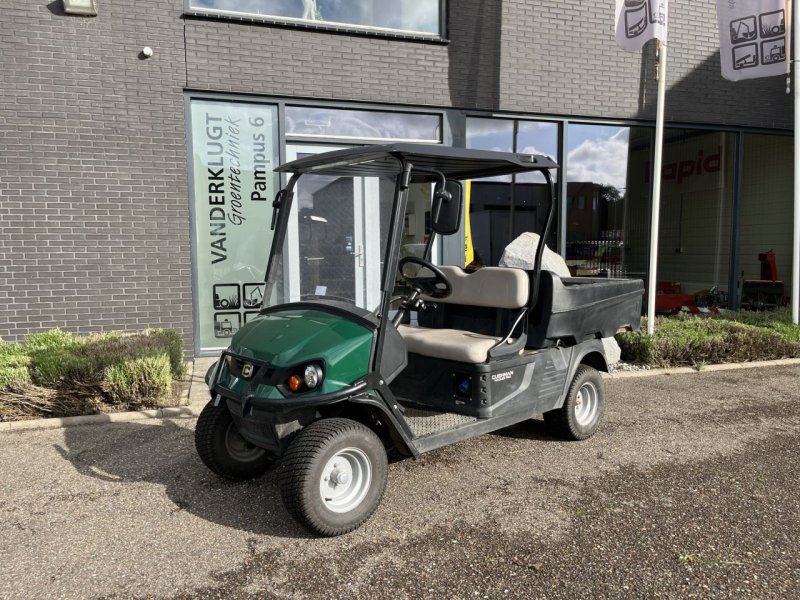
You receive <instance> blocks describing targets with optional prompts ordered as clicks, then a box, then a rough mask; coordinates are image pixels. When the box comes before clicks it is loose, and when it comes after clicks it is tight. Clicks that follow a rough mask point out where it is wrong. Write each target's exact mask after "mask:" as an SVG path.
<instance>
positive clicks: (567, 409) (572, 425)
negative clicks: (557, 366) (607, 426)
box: [544, 365, 605, 440]
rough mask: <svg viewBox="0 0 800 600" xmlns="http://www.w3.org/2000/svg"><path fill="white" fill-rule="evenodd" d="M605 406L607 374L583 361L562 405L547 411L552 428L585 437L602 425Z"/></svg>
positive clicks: (565, 434)
mask: <svg viewBox="0 0 800 600" xmlns="http://www.w3.org/2000/svg"><path fill="white" fill-rule="evenodd" d="M604 408H605V387H604V385H603V378H602V377H600V373H598V372H597V371H596V370H595V369H593V368H592V367H590V366H588V365H580V366H579V367H578V370H577V371H575V377H574V378H573V379H572V383H571V384H570V386H569V390H568V391H567V397H566V399H565V400H564V405H563V406H562V407H561V408H557V409H555V410H551V411H548V412H546V413H544V420H545V423H546V424H547V426H548V428H549V429H550V431H552V432H553V433H554V434H555V435H558V436H559V437H563V438H564V439H567V440H585V439H587V438H590V437H592V436H593V435H594V433H595V432H596V431H597V428H598V427H599V426H600V421H601V419H602V418H603V411H604Z"/></svg>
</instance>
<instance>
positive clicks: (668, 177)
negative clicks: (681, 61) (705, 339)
mask: <svg viewBox="0 0 800 600" xmlns="http://www.w3.org/2000/svg"><path fill="white" fill-rule="evenodd" d="M735 139H736V136H735V134H732V133H725V132H718V131H707V130H698V129H667V130H666V131H665V132H664V160H663V164H662V173H661V216H660V225H659V233H658V280H659V282H667V284H668V285H671V286H672V289H673V290H676V291H679V292H680V293H682V294H686V295H690V296H691V295H698V299H697V301H698V302H705V301H706V300H703V299H702V297H703V296H706V297H709V298H708V301H710V302H712V303H714V304H718V303H720V302H722V301H724V296H721V295H720V294H722V293H725V292H727V290H728V275H729V272H730V245H731V208H732V205H733V166H734V160H733V159H734V152H735ZM648 166H649V165H648ZM766 250H768V248H767V249H766ZM662 285H663V284H662ZM657 304H658V301H657Z"/></svg>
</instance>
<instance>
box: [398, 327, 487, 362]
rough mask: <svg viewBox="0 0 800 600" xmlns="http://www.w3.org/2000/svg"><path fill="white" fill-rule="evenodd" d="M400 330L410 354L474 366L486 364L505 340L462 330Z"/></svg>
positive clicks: (399, 328) (425, 328)
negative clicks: (498, 343) (492, 350)
mask: <svg viewBox="0 0 800 600" xmlns="http://www.w3.org/2000/svg"><path fill="white" fill-rule="evenodd" d="M397 330H398V331H399V332H400V335H402V336H403V339H404V340H405V342H406V346H407V347H408V351H409V352H414V353H415V354H421V355H422V356H430V357H432V358H444V359H447V360H455V361H458V362H464V363H473V364H475V363H482V362H486V360H487V359H488V358H489V349H490V348H491V347H492V346H494V345H495V344H496V343H497V342H499V341H500V340H501V339H502V338H499V337H492V336H489V335H481V334H480V333H471V332H469V331H461V330H460V329H429V328H427V327H409V326H408V325H400V327H398V328H397Z"/></svg>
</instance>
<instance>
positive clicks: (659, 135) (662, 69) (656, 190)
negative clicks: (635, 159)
mask: <svg viewBox="0 0 800 600" xmlns="http://www.w3.org/2000/svg"><path fill="white" fill-rule="evenodd" d="M668 4H669V3H668V0H664V14H665V15H666V16H667V22H669V8H668ZM657 43H658V46H657V47H658V102H657V106H656V141H655V144H656V147H655V155H654V156H653V206H652V208H651V214H650V267H649V269H648V270H647V334H648V335H653V334H654V333H655V327H656V280H657V279H658V221H659V216H660V214H661V163H662V154H663V149H664V97H665V96H666V91H667V45H666V44H664V43H662V42H661V41H658V42H657ZM795 139H796V138H795ZM797 156H798V154H797V152H795V160H797ZM796 182H797V178H796V180H795V185H796Z"/></svg>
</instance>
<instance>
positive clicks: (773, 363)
mask: <svg viewBox="0 0 800 600" xmlns="http://www.w3.org/2000/svg"><path fill="white" fill-rule="evenodd" d="M792 365H800V358H781V359H778V360H759V361H753V362H745V363H724V364H721V365H705V366H703V367H700V368H699V369H698V368H694V367H673V368H665V369H647V370H645V371H618V372H616V373H603V374H602V375H603V377H604V378H606V379H632V378H635V377H654V376H656V375H690V374H700V373H713V372H715V371H736V370H738V369H756V368H759V367H786V366H792Z"/></svg>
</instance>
